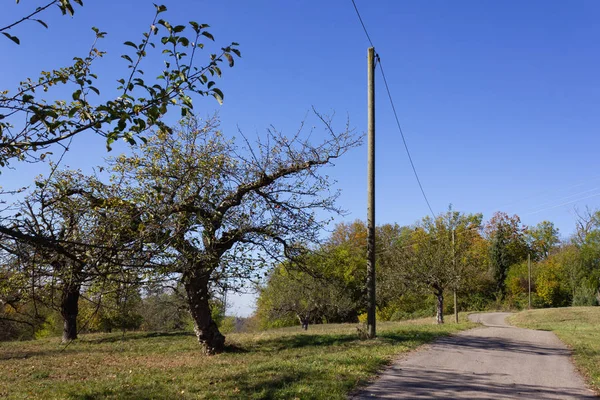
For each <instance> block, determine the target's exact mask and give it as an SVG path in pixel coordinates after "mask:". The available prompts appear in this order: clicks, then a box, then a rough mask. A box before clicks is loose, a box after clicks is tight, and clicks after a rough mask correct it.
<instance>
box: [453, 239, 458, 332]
mask: <svg viewBox="0 0 600 400" xmlns="http://www.w3.org/2000/svg"><path fill="white" fill-rule="evenodd" d="M452 265H453V267H454V272H455V273H456V256H455V254H454V228H452ZM457 286H458V282H455V283H454V322H456V323H457V324H458V301H457V300H456V287H457Z"/></svg>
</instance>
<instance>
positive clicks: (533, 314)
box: [510, 307, 600, 393]
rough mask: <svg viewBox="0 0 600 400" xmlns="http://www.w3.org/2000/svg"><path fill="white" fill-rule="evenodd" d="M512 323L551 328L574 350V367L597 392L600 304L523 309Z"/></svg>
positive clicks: (512, 319) (599, 368)
mask: <svg viewBox="0 0 600 400" xmlns="http://www.w3.org/2000/svg"><path fill="white" fill-rule="evenodd" d="M510 322H511V323H512V324H513V325H516V326H519V327H522V328H529V329H541V330H547V331H552V332H554V333H556V335H557V336H558V337H559V338H560V339H561V340H562V341H563V342H564V343H566V344H567V345H568V346H569V347H570V348H571V349H572V350H573V359H574V361H575V364H576V365H577V368H578V369H579V370H580V371H581V372H582V373H583V375H584V376H585V377H586V380H587V382H588V384H589V385H590V387H592V389H594V390H595V391H596V392H597V393H600V307H570V308H550V309H544V310H530V311H523V312H521V313H519V314H516V315H514V316H512V317H511V320H510Z"/></svg>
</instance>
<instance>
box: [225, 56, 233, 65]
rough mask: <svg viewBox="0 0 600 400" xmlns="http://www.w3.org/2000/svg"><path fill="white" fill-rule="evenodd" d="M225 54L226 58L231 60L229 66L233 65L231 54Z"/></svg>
mask: <svg viewBox="0 0 600 400" xmlns="http://www.w3.org/2000/svg"><path fill="white" fill-rule="evenodd" d="M223 55H224V56H225V58H226V59H227V61H229V66H230V67H233V57H232V56H231V54H229V53H225V54H223Z"/></svg>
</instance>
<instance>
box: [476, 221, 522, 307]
mask: <svg viewBox="0 0 600 400" xmlns="http://www.w3.org/2000/svg"><path fill="white" fill-rule="evenodd" d="M525 230H526V228H525V227H524V226H521V219H520V218H519V217H518V216H517V215H513V216H512V217H509V216H508V214H506V213H502V212H497V213H496V214H494V216H493V217H492V218H491V219H490V221H489V222H488V223H487V224H486V226H485V233H486V236H487V238H488V240H489V241H490V250H489V251H490V266H491V268H492V274H493V278H494V281H495V282H496V291H497V293H498V295H499V296H500V297H503V296H504V294H505V289H506V288H505V280H506V275H507V273H508V269H509V268H510V266H511V265H513V264H516V263H518V262H520V261H523V260H524V259H525V258H526V257H527V253H528V251H529V250H528V246H527V243H526V241H525Z"/></svg>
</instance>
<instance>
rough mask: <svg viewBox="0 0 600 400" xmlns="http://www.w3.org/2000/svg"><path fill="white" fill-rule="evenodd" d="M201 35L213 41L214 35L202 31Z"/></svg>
mask: <svg viewBox="0 0 600 400" xmlns="http://www.w3.org/2000/svg"><path fill="white" fill-rule="evenodd" d="M202 36H206V37H207V38H209V39H210V40H212V41H213V42H214V40H215V37H214V36H213V35H211V34H210V33H209V32H206V31H204V32H202Z"/></svg>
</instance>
